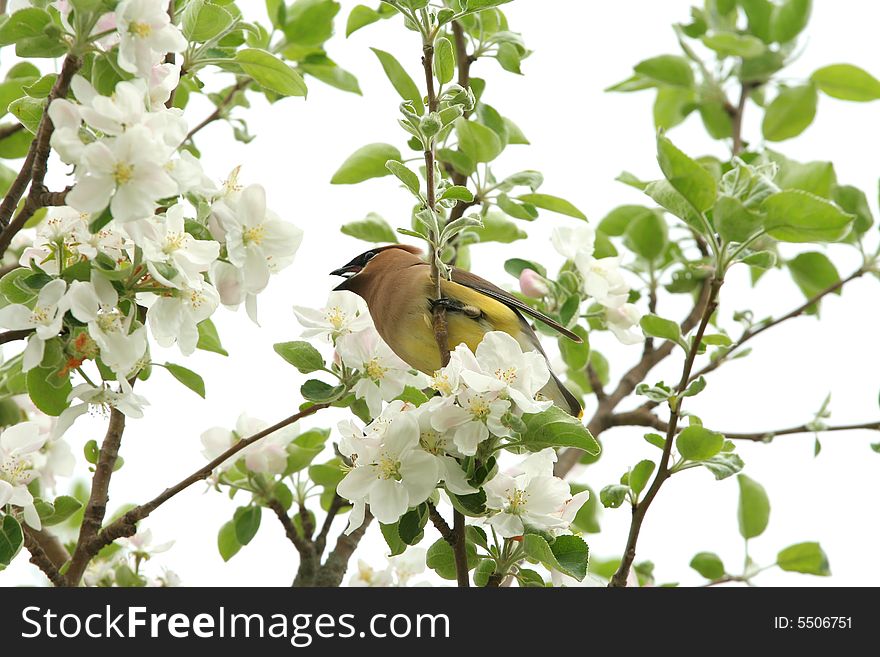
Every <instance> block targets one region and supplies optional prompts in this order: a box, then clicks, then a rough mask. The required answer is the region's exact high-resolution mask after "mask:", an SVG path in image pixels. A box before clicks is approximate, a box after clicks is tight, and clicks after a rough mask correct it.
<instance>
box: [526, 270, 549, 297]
mask: <svg viewBox="0 0 880 657" xmlns="http://www.w3.org/2000/svg"><path fill="white" fill-rule="evenodd" d="M519 289H520V291H521V292H522V293H523V294H525V295H526V296H527V297H531V298H533V299H540V298H542V297H545V296H547V294H548V293H549V292H550V288H549V287H547V283H546V281H545V280H544V278H543V277H542V276H541V275H540V274H539V273H538V272H536V271H535V270H534V269H523V270H522V273H521V274H520V275H519Z"/></svg>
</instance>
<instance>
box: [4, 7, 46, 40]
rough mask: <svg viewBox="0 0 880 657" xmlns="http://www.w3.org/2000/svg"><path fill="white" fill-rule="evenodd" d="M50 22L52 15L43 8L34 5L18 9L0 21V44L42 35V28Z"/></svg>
mask: <svg viewBox="0 0 880 657" xmlns="http://www.w3.org/2000/svg"><path fill="white" fill-rule="evenodd" d="M51 22H52V17H51V16H50V15H49V13H48V12H46V11H44V10H43V9H38V8H36V7H28V8H26V9H20V10H19V11H17V12H15V13H14V14H12V15H11V16H9V17H8V18H6V20H4V21H3V22H2V23H0V46H8V45H11V44H13V43H16V42H18V41H21V40H23V39H27V38H32V37H39V36H42V35H43V30H44V29H45V28H46V26H48V25H49V23H51Z"/></svg>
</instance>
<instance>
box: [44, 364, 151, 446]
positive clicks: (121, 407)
mask: <svg viewBox="0 0 880 657" xmlns="http://www.w3.org/2000/svg"><path fill="white" fill-rule="evenodd" d="M76 399H79V400H80V402H81V403H79V404H72V405H71V406H70V407H68V408H66V409H64V411H62V412H61V415H59V416H58V422H57V423H56V424H55V428H54V429H53V430H52V437H53V438H57V437H58V436H61V435H63V434H64V433H65V432H66V431H67V430H68V429H69V428H70V427H71V425H73V423H74V422H75V421H76V419H77V418H78V417H79V416H80V415H84V414H86V413H88V412H89V410H90V409H95V410H97V411H98V412H99V413H102V414H105V413H108V412H109V410H110V409H114V408H115V409H116V410H117V411H119V412H120V413H122V414H123V415H125V416H126V417H130V418H134V419H137V418H142V417H143V416H144V406H149V404H150V402H148V401H147V400H146V399H145V398H144V397H142V396H141V395H138V394H136V393H135V392H134V390H132V387H131V384H130V383H129V382H128V381H126V380H125V379H124V378H123V379H120V381H119V385H118V388H117V389H115V390H114V389H113V387H112V386H111V385H110V384H108V383H102V384H101V385H100V386H93V385H91V384H90V383H81V384H80V385H78V386H76V387H75V388H74V389H73V390H71V391H70V394H69V395H68V396H67V401H68V402H72V401H74V400H76Z"/></svg>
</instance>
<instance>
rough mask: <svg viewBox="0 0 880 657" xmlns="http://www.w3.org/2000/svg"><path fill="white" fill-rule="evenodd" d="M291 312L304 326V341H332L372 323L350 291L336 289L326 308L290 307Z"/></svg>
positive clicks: (360, 303) (367, 313)
mask: <svg viewBox="0 0 880 657" xmlns="http://www.w3.org/2000/svg"><path fill="white" fill-rule="evenodd" d="M293 312H294V314H295V315H296V318H297V320H299V323H300V324H302V325H303V326H304V327H305V329H306V330H305V331H303V332H302V337H304V338H314V337H320V338H321V339H328V340H331V341H332V342H335V341H336V340H337V339H339V338H340V337H342V336H343V335H348V334H349V333H357V332H358V331H363V330H365V329H367V328H370V327H371V326H372V325H373V321H372V319H371V318H370V313H369V311H368V310H367V304H366V303H365V302H364V300H363V299H362V298H361V297H359V296H358V295H357V294H355V293H354V292H349V291H347V290H339V291H335V292H331V293H330V296H329V298H328V299H327V305H326V306H324V307H323V308H321V309H320V310H315V309H314V308H305V307H303V306H294V307H293Z"/></svg>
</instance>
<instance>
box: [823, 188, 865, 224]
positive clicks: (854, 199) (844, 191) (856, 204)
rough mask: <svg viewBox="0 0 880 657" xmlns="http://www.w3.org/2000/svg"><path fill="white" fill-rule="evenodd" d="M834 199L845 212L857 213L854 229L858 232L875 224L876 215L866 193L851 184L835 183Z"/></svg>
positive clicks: (832, 196)
mask: <svg viewBox="0 0 880 657" xmlns="http://www.w3.org/2000/svg"><path fill="white" fill-rule="evenodd" d="M831 200H833V201H834V202H835V203H836V204H837V205H838V206H839V207H840V208H841V209H842V210H843V211H844V212H848V213H849V214H852V215H855V217H856V220H855V222H854V223H853V230H854V231H855V232H856V233H859V234H861V233H864V232H865V231H867V230H868V229H869V228H870V227H871V226H873V225H874V215H873V214H872V212H871V206H870V205H868V198H867V197H866V196H865V193H864V192H863V191H862V190H860V189H858V188H857V187H852V186H851V185H834V187H833V188H832V191H831Z"/></svg>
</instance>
